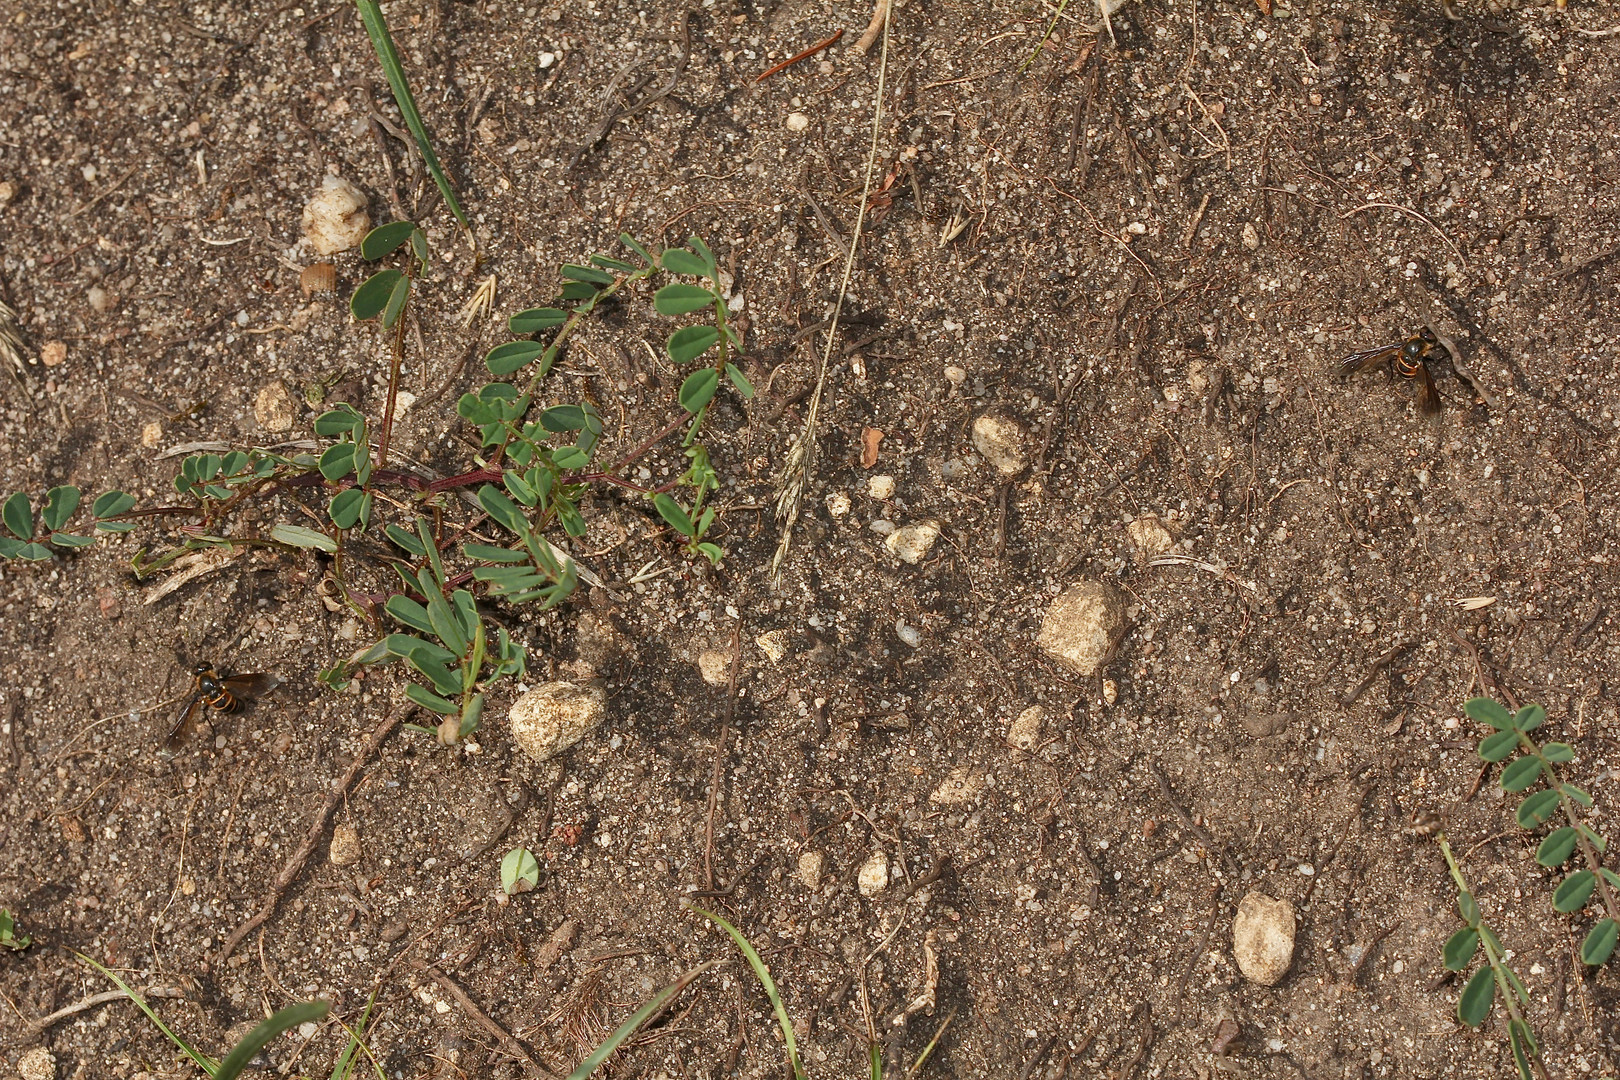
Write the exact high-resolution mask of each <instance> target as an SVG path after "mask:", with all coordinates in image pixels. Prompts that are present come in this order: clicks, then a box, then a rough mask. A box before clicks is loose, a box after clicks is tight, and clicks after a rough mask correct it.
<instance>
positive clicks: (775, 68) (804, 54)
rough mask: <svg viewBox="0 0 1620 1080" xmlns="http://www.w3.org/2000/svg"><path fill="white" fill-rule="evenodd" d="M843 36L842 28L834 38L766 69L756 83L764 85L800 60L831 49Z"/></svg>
mask: <svg viewBox="0 0 1620 1080" xmlns="http://www.w3.org/2000/svg"><path fill="white" fill-rule="evenodd" d="M843 36H844V28H843V27H841V26H840V27H839V28H838V33H836V34H834V35H833V36H832V37H830V38H824V39H823V40H821V41H818V42H816V43H815V44H814V45H812V46H810V47H809V48H808V49H806V50H804V52H801V53H796V54H794V55H793V56H790V57H788V58H787V59H786V60H784V61H782V62H781V63H780V64H775V65H773V66H771V67H768V68H766V69H765V70H764V71H762V72H760V73H759V75H758V76H756V77H755V79H754V82H755V83H762V82H764V81H765V80H766V79H768V78H770V77H771V76H772V75H775V74H776V73H777V72H778V71H781V70H783V69H784V68H790V67H792V66H793V65H794V64H797V63H798V62H799V61H800V60H805V59H808V58H810V57H812V56H814V55H816V53H818V52H820V51H821V50H822V49H825V48H829V47H830V46H833V45H836V44H838V39H839V38H841V37H843Z"/></svg>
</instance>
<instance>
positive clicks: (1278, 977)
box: [1232, 892, 1294, 986]
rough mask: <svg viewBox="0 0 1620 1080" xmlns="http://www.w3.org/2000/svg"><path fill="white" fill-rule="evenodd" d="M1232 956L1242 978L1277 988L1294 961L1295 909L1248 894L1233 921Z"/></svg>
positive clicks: (1283, 902)
mask: <svg viewBox="0 0 1620 1080" xmlns="http://www.w3.org/2000/svg"><path fill="white" fill-rule="evenodd" d="M1232 956H1233V958H1234V959H1235V960H1237V965H1238V970H1240V971H1242V972H1243V976H1244V978H1246V979H1248V980H1249V981H1251V982H1257V983H1261V984H1262V985H1265V986H1276V985H1277V984H1278V983H1279V982H1281V981H1282V977H1283V976H1284V975H1286V974H1287V973H1288V965H1289V964H1291V963H1293V960H1294V905H1293V904H1290V903H1289V902H1288V901H1286V900H1273V899H1272V898H1271V897H1269V896H1267V895H1266V894H1265V893H1262V892H1251V893H1249V894H1248V895H1247V896H1245V897H1244V898H1243V899H1242V900H1239V901H1238V909H1237V916H1236V918H1234V919H1233V920H1232Z"/></svg>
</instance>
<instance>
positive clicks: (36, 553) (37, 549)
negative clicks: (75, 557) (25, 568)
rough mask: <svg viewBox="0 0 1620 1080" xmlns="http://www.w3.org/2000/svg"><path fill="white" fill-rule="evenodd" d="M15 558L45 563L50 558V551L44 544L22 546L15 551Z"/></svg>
mask: <svg viewBox="0 0 1620 1080" xmlns="http://www.w3.org/2000/svg"><path fill="white" fill-rule="evenodd" d="M15 557H16V558H19V559H24V560H26V561H28V562H45V561H46V560H47V559H49V558H50V557H51V549H50V548H48V547H46V546H45V545H44V544H24V545H23V546H22V547H20V548H18V549H17V554H16V556H15Z"/></svg>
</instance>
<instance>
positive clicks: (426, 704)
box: [405, 683, 461, 716]
mask: <svg viewBox="0 0 1620 1080" xmlns="http://www.w3.org/2000/svg"><path fill="white" fill-rule="evenodd" d="M405 696H406V697H408V698H410V699H411V700H412V701H414V702H416V703H417V704H418V705H420V706H422V708H424V709H430V710H432V711H433V712H436V713H438V714H439V715H441V716H455V715H456V714H457V713H459V712H461V706H460V705H457V704H456V703H455V702H453V701H450V700H448V699H446V698H442V697H440V696H439V695H437V694H435V693H433V692H431V691H430V690H428V689H427V687H425V686H421V685H419V684H417V683H406V684H405Z"/></svg>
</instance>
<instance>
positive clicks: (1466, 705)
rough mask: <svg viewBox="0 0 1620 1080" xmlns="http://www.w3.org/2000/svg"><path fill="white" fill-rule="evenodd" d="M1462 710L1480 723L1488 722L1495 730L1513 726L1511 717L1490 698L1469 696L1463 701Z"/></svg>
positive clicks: (1505, 729)
mask: <svg viewBox="0 0 1620 1080" xmlns="http://www.w3.org/2000/svg"><path fill="white" fill-rule="evenodd" d="M1463 712H1465V713H1467V714H1468V715H1469V716H1471V717H1473V718H1474V719H1475V720H1478V721H1479V722H1480V723H1482V724H1489V725H1490V726H1491V727H1493V728H1495V729H1496V730H1497V731H1507V730H1508V729H1509V728H1511V727H1512V726H1513V717H1512V716H1511V715H1510V714H1509V713H1508V711H1507V710H1506V709H1504V708H1503V707H1502V706H1501V705H1500V704H1498V703H1497V702H1495V701H1492V700H1491V699H1490V698H1486V697H1477V698H1469V699H1468V700H1467V701H1465V702H1463Z"/></svg>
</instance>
